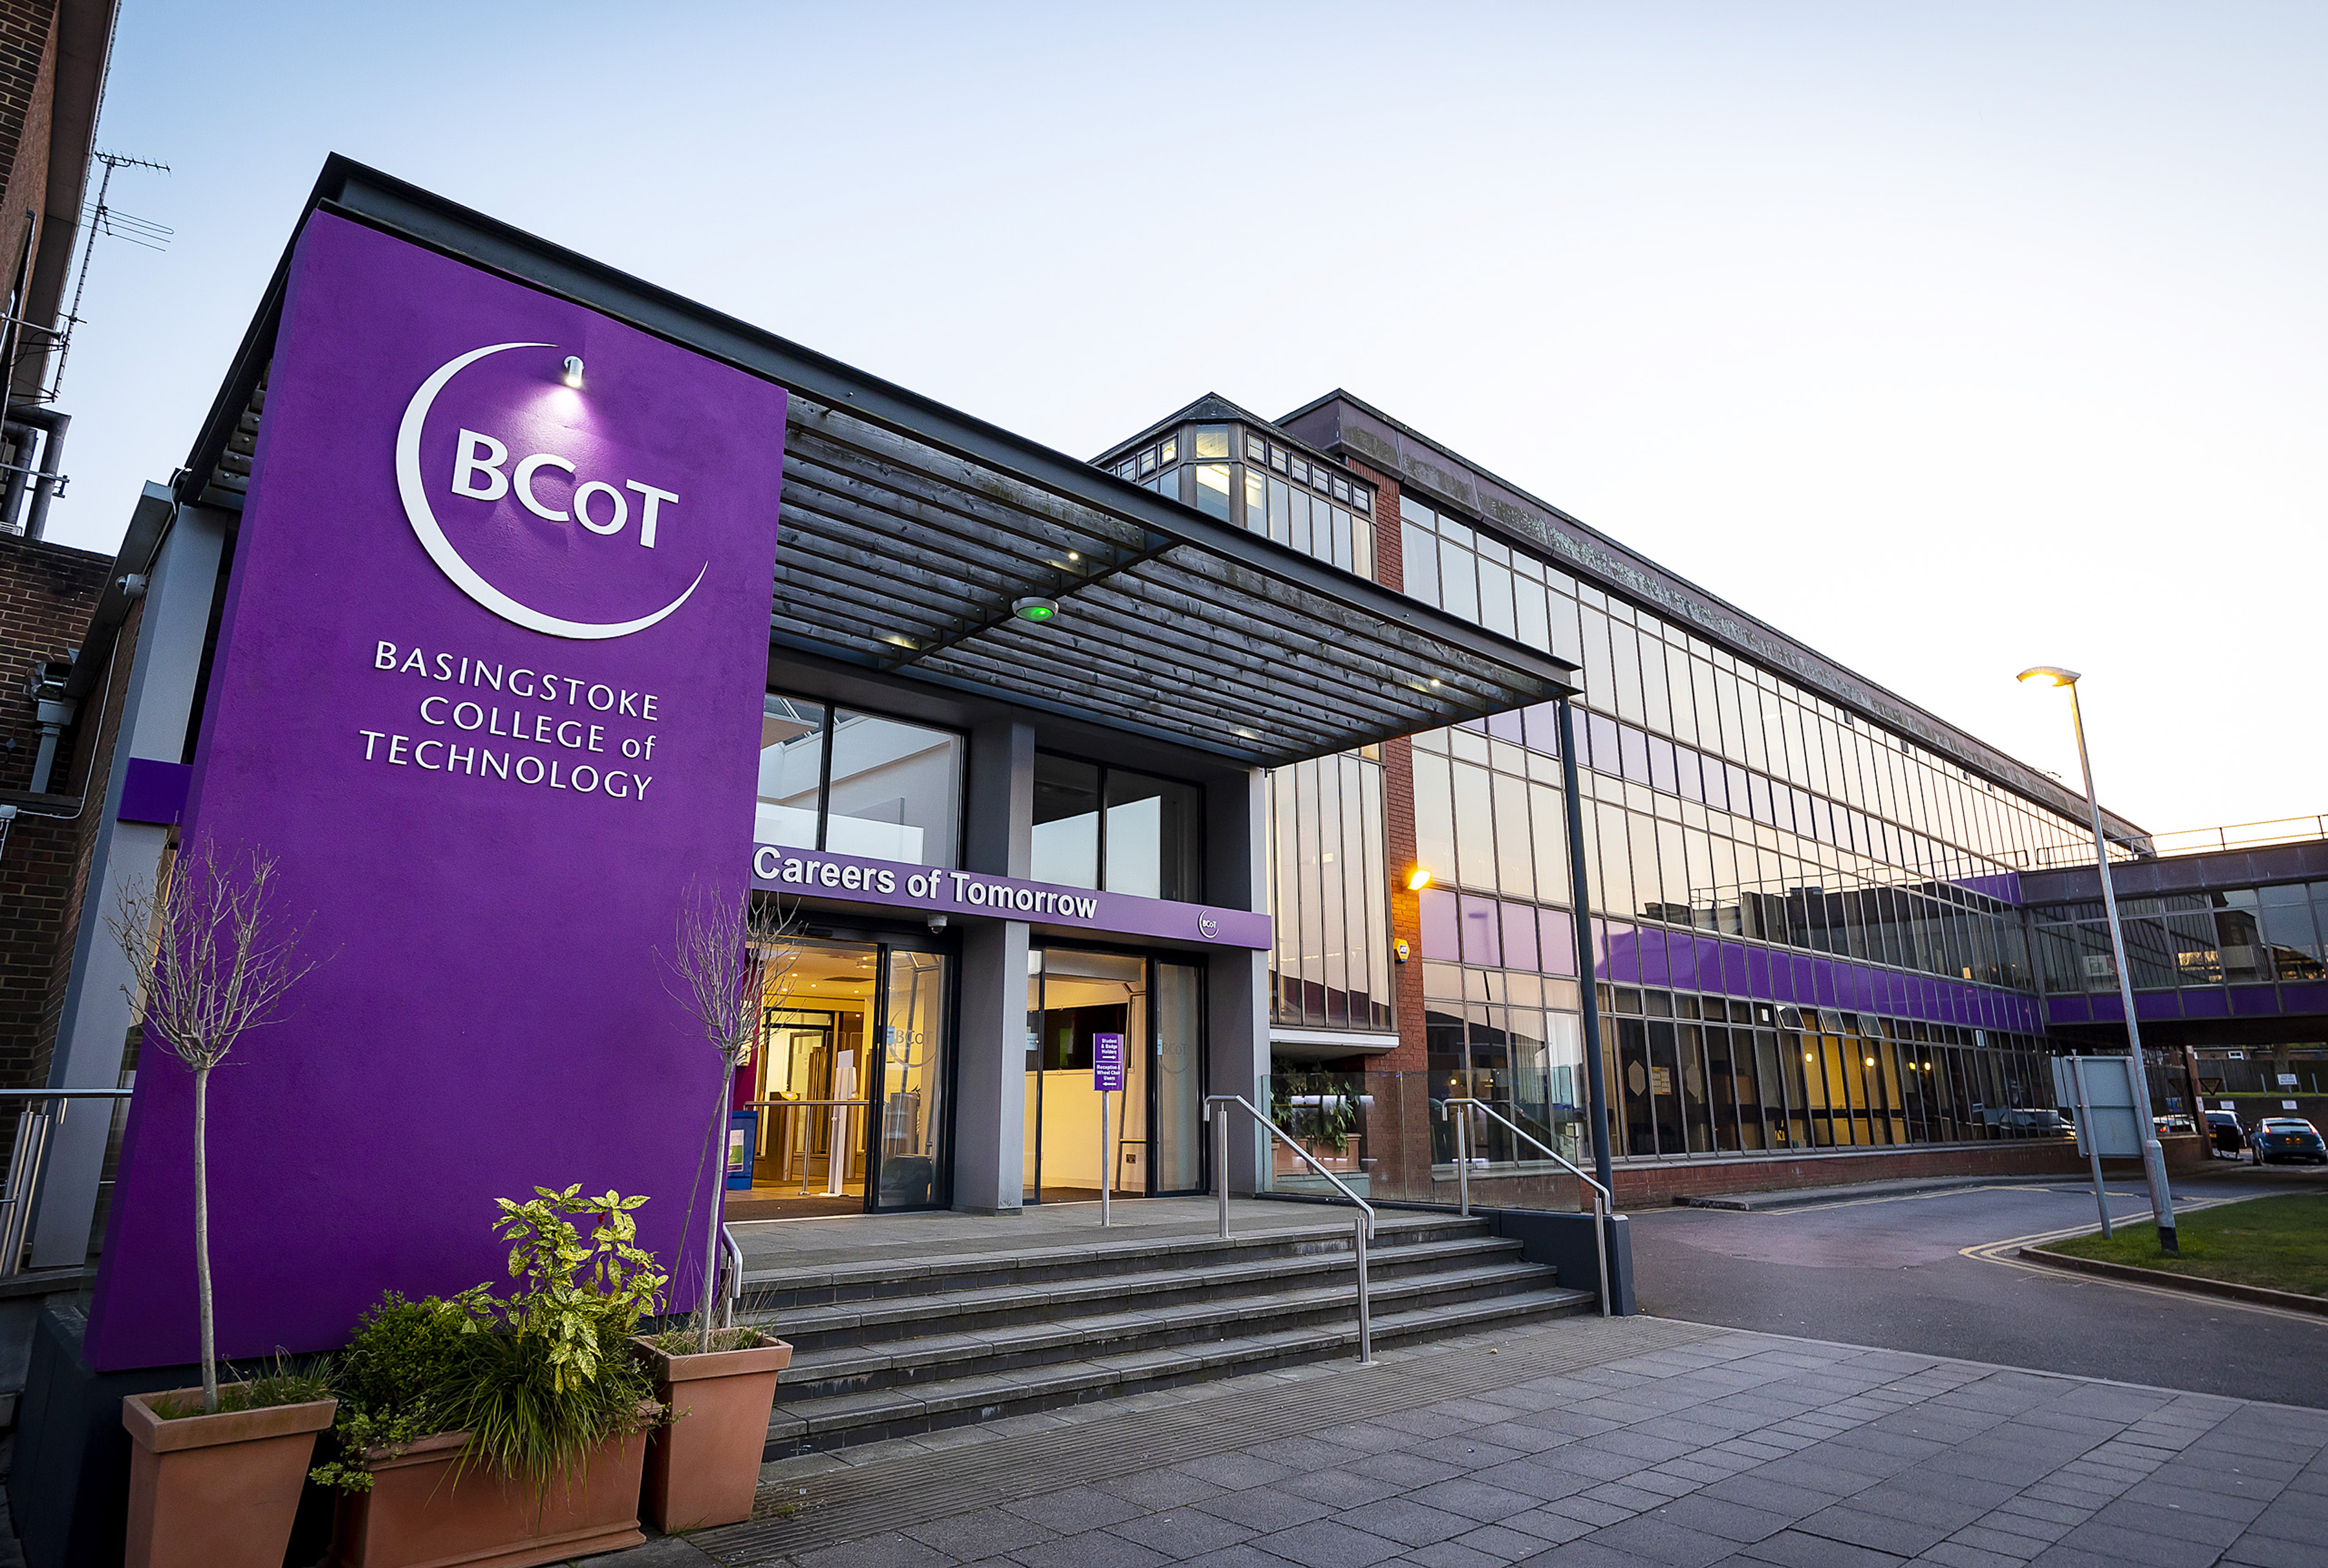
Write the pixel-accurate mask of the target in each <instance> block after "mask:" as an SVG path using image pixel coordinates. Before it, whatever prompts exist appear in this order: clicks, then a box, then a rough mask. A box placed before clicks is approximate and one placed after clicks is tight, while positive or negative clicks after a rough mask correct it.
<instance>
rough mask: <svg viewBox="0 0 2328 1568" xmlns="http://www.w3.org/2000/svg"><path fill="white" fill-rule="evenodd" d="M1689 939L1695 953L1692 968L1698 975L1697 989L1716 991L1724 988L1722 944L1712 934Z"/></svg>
mask: <svg viewBox="0 0 2328 1568" xmlns="http://www.w3.org/2000/svg"><path fill="white" fill-rule="evenodd" d="M1689 941H1690V949H1691V951H1692V953H1694V962H1693V963H1692V965H1691V968H1692V969H1693V970H1694V972H1696V975H1697V981H1696V984H1697V989H1698V990H1700V991H1721V990H1722V989H1723V981H1722V944H1720V943H1719V942H1716V941H1715V940H1713V938H1712V937H1711V936H1693V937H1691V938H1690V939H1689Z"/></svg>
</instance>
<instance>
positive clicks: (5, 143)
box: [0, 0, 62, 298]
mask: <svg viewBox="0 0 2328 1568" xmlns="http://www.w3.org/2000/svg"><path fill="white" fill-rule="evenodd" d="M55 14H56V5H55V3H54V0H47V3H45V4H43V3H42V0H0V169H5V170H6V171H7V181H8V183H7V184H6V185H5V187H0V298H5V296H6V293H7V290H8V286H9V284H10V282H11V281H12V280H13V279H14V277H15V271H16V255H17V249H18V248H19V247H20V246H21V245H22V244H23V236H24V214H25V211H26V210H27V209H29V210H31V211H34V212H38V211H42V210H43V209H44V208H45V207H46V206H47V204H48V200H49V134H50V111H51V108H52V101H53V98H54V94H55V89H56V37H55V33H54V30H53V29H52V27H51V26H50V23H51V22H52V20H53V18H54V16H55ZM60 238H62V236H60Z"/></svg>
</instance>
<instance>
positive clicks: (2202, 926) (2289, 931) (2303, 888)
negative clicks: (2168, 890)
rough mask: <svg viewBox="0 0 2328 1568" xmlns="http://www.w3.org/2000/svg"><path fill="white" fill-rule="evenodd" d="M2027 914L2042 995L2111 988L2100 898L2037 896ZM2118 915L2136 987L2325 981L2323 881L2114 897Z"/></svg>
mask: <svg viewBox="0 0 2328 1568" xmlns="http://www.w3.org/2000/svg"><path fill="white" fill-rule="evenodd" d="M2030 914H2031V917H2032V920H2033V921H2034V923H2035V930H2036V942H2037V954H2038V962H2039V966H2040V970H2041V972H2042V980H2043V982H2044V987H2045V990H2046V991H2047V992H2048V993H2049V994H2051V995H2054V996H2061V995H2076V994H2078V993H2080V992H2089V991H2090V992H2107V993H2115V992H2116V991H2117V962H2116V960H2115V959H2114V958H2113V957H2112V955H2111V953H2110V940H2109V928H2108V926H2107V925H2105V924H2104V923H2103V919H2102V906H2101V902H2100V900H2099V899H2098V898H2097V899H2095V900H2092V901H2090V902H2086V903H2076V904H2045V905H2039V906H2034V907H2033V908H2032V910H2031V911H2030ZM2118 914H2119V916H2120V917H2121V920H2122V923H2123V925H2124V927H2125V931H2126V964H2127V967H2128V968H2130V969H2131V970H2132V971H2133V980H2134V987H2135V989H2136V991H2191V992H2194V993H2199V995H2200V996H2203V995H2204V994H2206V993H2210V992H2213V993H2220V991H2222V990H2223V989H2224V988H2226V987H2230V986H2264V985H2274V984H2281V985H2285V984H2291V983H2301V982H2305V981H2319V980H2328V962H2323V959H2328V954H2323V950H2322V947H2321V934H2322V932H2323V931H2328V882H2284V883H2279V884H2277V885H2276V886H2272V887H2228V888H2220V889H2218V890H2215V891H2213V892H2207V893H2177V894H2170V895H2167V896H2165V897H2155V898H2121V899H2119V900H2118ZM2193 1000H2198V999H2197V998H2196V997H2194V999H2193ZM2289 1010H2307V1009H2289Z"/></svg>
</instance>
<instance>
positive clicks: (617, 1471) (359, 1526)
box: [278, 1407, 652, 1568]
mask: <svg viewBox="0 0 2328 1568" xmlns="http://www.w3.org/2000/svg"><path fill="white" fill-rule="evenodd" d="M651 1413H652V1407H649V1408H648V1409H646V1410H643V1411H642V1416H643V1417H644V1416H646V1415H649V1414H651ZM468 1441H469V1434H468V1433H467V1432H438V1433H436V1435H435V1436H433V1437H424V1438H422V1439H421V1440H420V1441H418V1442H416V1443H413V1444H412V1445H411V1446H410V1447H408V1448H407V1449H405V1450H404V1451H403V1452H401V1453H398V1454H393V1455H391V1454H389V1453H387V1452H386V1451H381V1450H374V1451H371V1452H370V1453H367V1454H366V1455H364V1468H365V1469H369V1470H370V1471H371V1474H372V1487H371V1491H369V1492H350V1493H348V1494H346V1495H344V1496H343V1497H342V1498H340V1507H339V1515H338V1517H337V1518H336V1519H335V1520H334V1521H333V1530H332V1556H331V1561H332V1563H333V1564H334V1565H335V1568H526V1565H527V1564H529V1563H562V1562H564V1561H565V1560H566V1559H567V1558H568V1557H587V1556H588V1555H590V1554H593V1553H597V1552H615V1551H619V1550H621V1549H622V1548H624V1547H625V1546H635V1545H639V1544H640V1543H641V1542H643V1541H644V1540H645V1539H646V1536H645V1535H643V1534H641V1533H640V1530H639V1470H640V1468H641V1466H642V1465H643V1464H644V1462H645V1460H646V1451H647V1434H646V1432H645V1430H644V1426H643V1424H642V1427H641V1430H639V1431H637V1432H633V1433H631V1435H630V1436H628V1437H625V1438H621V1439H617V1440H616V1441H612V1442H609V1443H606V1444H605V1446H603V1447H602V1448H600V1449H599V1450H598V1451H596V1453H594V1454H592V1455H591V1456H590V1466H589V1469H588V1471H587V1474H585V1475H583V1476H580V1477H578V1478H576V1479H574V1480H573V1482H572V1484H571V1485H570V1486H569V1485H567V1484H565V1483H562V1482H552V1483H551V1485H550V1488H549V1491H548V1492H547V1493H543V1492H540V1491H539V1490H537V1489H536V1488H535V1487H534V1485H533V1483H532V1482H530V1481H525V1480H515V1479H511V1478H510V1477H508V1476H504V1475H501V1474H498V1473H496V1472H494V1471H492V1470H488V1469H483V1468H482V1467H480V1466H476V1465H472V1466H471V1467H469V1468H468V1469H465V1470H463V1471H462V1472H461V1474H460V1475H459V1476H458V1477H457V1478H456V1477H455V1474H454V1471H455V1469H456V1468H457V1467H458V1465H459V1463H460V1459H461V1449H462V1447H463V1445H465V1443H467V1442H468ZM279 1557H280V1554H278V1561H279Z"/></svg>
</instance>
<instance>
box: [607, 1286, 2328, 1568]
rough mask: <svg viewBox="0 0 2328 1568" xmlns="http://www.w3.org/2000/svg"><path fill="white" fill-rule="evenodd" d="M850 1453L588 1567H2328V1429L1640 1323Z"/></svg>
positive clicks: (2181, 1401) (1944, 1360) (2324, 1423)
mask: <svg viewBox="0 0 2328 1568" xmlns="http://www.w3.org/2000/svg"><path fill="white" fill-rule="evenodd" d="M1651 1321H1652V1322H1655V1321H1656V1320H1651ZM1627 1323H1630V1324H1632V1325H1633V1327H1631V1328H1627V1327H1626V1324H1627ZM1484 1348H1494V1349H1496V1350H1497V1353H1498V1354H1497V1358H1496V1360H1495V1361H1494V1362H1492V1363H1488V1362H1486V1361H1485V1358H1484V1357H1483V1356H1482V1354H1481V1352H1482V1350H1483V1349H1484ZM1595 1351H1597V1352H1599V1355H1600V1358H1599V1359H1597V1360H1596V1359H1594V1352H1595ZM1482 1365H1486V1366H1490V1367H1491V1368H1492V1370H1491V1371H1490V1372H1488V1373H1486V1374H1481V1373H1480V1372H1478V1367H1480V1366H1482ZM1774 1380H1775V1381H1774ZM1125 1404H1126V1405H1127V1406H1129V1405H1130V1404H1131V1402H1125ZM1717 1411H1718V1412H1719V1413H1720V1419H1718V1420H1712V1419H1707V1417H1708V1415H1709V1414H1710V1413H1713V1412H1717ZM1305 1416H1306V1417H1307V1420H1306V1424H1305V1420H1304V1418H1305ZM978 1430H980V1431H983V1430H984V1429H978ZM1523 1434H1528V1435H1527V1437H1526V1438H1525V1441H1524V1438H1523ZM947 1435H948V1436H949V1437H950V1438H951V1437H956V1436H958V1434H947ZM1499 1438H1500V1439H1501V1440H1502V1441H1498V1439H1499ZM1537 1441H1544V1442H1549V1443H1551V1444H1552V1446H1550V1447H1548V1448H1543V1449H1536V1450H1535V1451H1529V1450H1530V1449H1532V1448H1534V1444H1535V1442H1537ZM841 1457H842V1459H843V1460H845V1461H846V1462H840V1463H825V1464H821V1465H817V1464H810V1463H808V1462H805V1461H787V1462H785V1463H784V1464H779V1465H772V1466H769V1467H767V1471H766V1473H765V1478H764V1479H765V1487H764V1494H763V1502H764V1506H765V1510H766V1512H765V1516H763V1517H761V1518H758V1519H756V1520H755V1521H754V1522H752V1523H750V1524H747V1525H743V1526H731V1527H728V1528H725V1529H719V1530H709V1531H704V1532H700V1533H699V1534H697V1535H692V1536H690V1537H688V1538H686V1539H685V1540H684V1541H678V1542H665V1541H656V1542H651V1543H650V1544H649V1545H647V1546H645V1547H642V1548H639V1549H638V1551H636V1552H634V1553H630V1554H614V1555H611V1556H608V1557H605V1558H601V1559H597V1560H596V1563H602V1564H604V1565H605V1568H670V1565H674V1564H680V1563H698V1562H714V1563H718V1564H720V1565H721V1568H762V1565H766V1568H961V1565H963V1564H981V1565H990V1568H1014V1565H1015V1568H1168V1565H1187V1568H1379V1565H1382V1564H1390V1563H1397V1564H1412V1565H1413V1568H1504V1565H1507V1564H1518V1565H1520V1568H1570V1565H1572V1564H1584V1565H1598V1568H1641V1565H1644V1564H1648V1565H1656V1568H1712V1565H1714V1564H1722V1565H1724V1568H1751V1565H1752V1564H1756V1563H1760V1564H1765V1565H1770V1564H1778V1565H1793V1568H1825V1565H1827V1564H1836V1565H1848V1568H1862V1565H1868V1564H1897V1563H1907V1562H1910V1561H1913V1562H1917V1563H1937V1564H1945V1565H1948V1568H1991V1565H1993V1564H1997V1563H2041V1564H2043V1565H2045V1568H2085V1565H2086V1564H2089V1563H2110V1564H2113V1565H2114V1568H2129V1565H2130V1568H2185V1565H2186V1564H2187V1565H2190V1568H2213V1565H2214V1564H2217V1563H2229V1564H2238V1565H2241V1568H2275V1565H2276V1564H2281V1563H2305V1564H2306V1565H2307V1568H2319V1564H2320V1563H2322V1562H2323V1548H2322V1543H2323V1540H2328V1412H2323V1411H2318V1410H2312V1409H2306V1408H2301V1407H2294V1406H2282V1405H2270V1404H2259V1403H2256V1402H2250V1401H2242V1400H2238V1399H2232V1398H2225V1397H2220V1396H2206V1397H2203V1398H2196V1399H2194V1398H2192V1397H2190V1396H2187V1395H2184V1394H2180V1393H2178V1392H2176V1391H2173V1390H2166V1389H2153V1388H2144V1387H2137V1386H2134V1385H2125V1384H2113V1383H2105V1382H2098V1381H2096V1380H2092V1379H2086V1378H2078V1377H2070V1376H2054V1375H2051V1374H2043V1373H2033V1372H2030V1371H2027V1370H2024V1369H2019V1368H2012V1367H2000V1366H1988V1365H1985V1364H1983V1363H1979V1362H1974V1361H1966V1360H1961V1359H1954V1358H1950V1357H1936V1356H1934V1357H1928V1356H1918V1355H1913V1354H1904V1353H1901V1352H1898V1351H1891V1350H1873V1351H1871V1350H1864V1349H1860V1348H1856V1347H1850V1346H1842V1345H1830V1344H1826V1343H1823V1342H1818V1341H1812V1340H1802V1339H1789V1338H1785V1337H1782V1336H1776V1335H1771V1334H1767V1333H1760V1332H1750V1331H1744V1330H1732V1329H1713V1328H1706V1327H1700V1326H1691V1325H1680V1324H1675V1323H1672V1322H1670V1321H1665V1322H1663V1323H1662V1325H1661V1326H1660V1327H1652V1326H1650V1324H1648V1323H1644V1321H1643V1320H1639V1319H1632V1320H1623V1321H1621V1322H1612V1323H1610V1324H1602V1323H1600V1322H1599V1321H1597V1320H1584V1319H1573V1320H1568V1321H1565V1322H1560V1323H1552V1324H1540V1325H1535V1326H1533V1327H1528V1328H1525V1329H1515V1330H1513V1331H1511V1332H1508V1333H1505V1334H1499V1335H1496V1336H1493V1337H1478V1336H1474V1337H1470V1338H1467V1339H1464V1340H1461V1341H1457V1342H1453V1343H1450V1344H1447V1345H1442V1346H1440V1347H1424V1348H1414V1349H1410V1350H1409V1351H1407V1352H1406V1353H1405V1355H1404V1356H1403V1357H1402V1358H1401V1359H1399V1360H1397V1361H1395V1362H1389V1361H1386V1362H1385V1364H1383V1365H1378V1366H1375V1367H1369V1368H1358V1367H1355V1366H1348V1365H1347V1364H1345V1365H1344V1366H1341V1367H1339V1368H1333V1367H1327V1368H1308V1369H1301V1370H1300V1372H1298V1373H1297V1374H1295V1375H1292V1376H1282V1375H1276V1376H1269V1377H1266V1378H1244V1379H1236V1380H1233V1381H1231V1382H1228V1383H1223V1384H1216V1385H1206V1387H1205V1388H1204V1389H1203V1390H1202V1391H1200V1392H1197V1393H1194V1394H1187V1395H1186V1396H1185V1397H1182V1398H1179V1399H1177V1400H1170V1401H1159V1402H1154V1403H1150V1404H1143V1405H1142V1406H1141V1407H1140V1408H1136V1409H1135V1408H1119V1407H1117V1406H1115V1405H1113V1404H1111V1403H1110V1402H1104V1401H1103V1402H1099V1403H1097V1404H1091V1405H1084V1406H1076V1407H1075V1408H1073V1409H1071V1410H1068V1411H1064V1412H1059V1413H1055V1419H1054V1420H1053V1421H1052V1422H1051V1423H1050V1424H1047V1425H1043V1426H1034V1425H1025V1426H1015V1427H1013V1428H1012V1429H1011V1430H1010V1431H1009V1432H999V1431H998V1432H992V1433H990V1434H989V1435H987V1436H985V1437H984V1438H983V1439H980V1438H972V1439H970V1440H965V1441H952V1442H949V1443H947V1444H945V1445H943V1446H932V1445H927V1444H923V1443H915V1442H907V1441H899V1442H897V1443H895V1444H875V1445H870V1446H869V1447H868V1448H867V1449H863V1450H854V1451H849V1452H848V1453H847V1454H846V1455H844V1456H841ZM779 1504H782V1505H783V1506H784V1507H785V1508H786V1509H787V1510H788V1511H787V1512H785V1513H784V1514H782V1515H779V1514H778V1513H777V1512H776V1508H777V1507H778V1505H779ZM682 1548H683V1549H684V1551H685V1553H687V1554H689V1555H681V1550H682ZM647 1554H653V1555H647Z"/></svg>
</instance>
